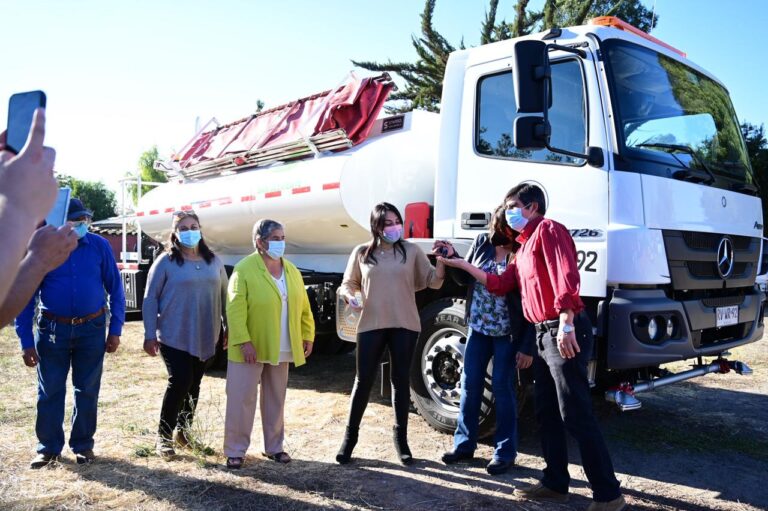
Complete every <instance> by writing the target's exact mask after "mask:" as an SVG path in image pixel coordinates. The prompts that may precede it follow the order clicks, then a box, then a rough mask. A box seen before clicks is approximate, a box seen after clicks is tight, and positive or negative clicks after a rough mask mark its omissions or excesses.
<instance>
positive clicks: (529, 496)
mask: <svg viewBox="0 0 768 511" xmlns="http://www.w3.org/2000/svg"><path fill="white" fill-rule="evenodd" d="M514 495H515V497H519V498H521V499H526V500H538V501H540V502H554V503H556V504H565V503H566V502H568V494H567V493H558V492H556V491H554V490H550V489H549V488H547V487H546V486H544V485H543V484H541V483H538V484H534V485H533V486H529V487H527V488H515V493H514Z"/></svg>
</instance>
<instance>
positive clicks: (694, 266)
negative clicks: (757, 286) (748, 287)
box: [685, 261, 750, 280]
mask: <svg viewBox="0 0 768 511" xmlns="http://www.w3.org/2000/svg"><path fill="white" fill-rule="evenodd" d="M685 264H686V266H688V271H689V272H691V275H693V276H694V277H696V278H700V279H718V280H719V279H720V274H719V273H718V272H717V263H714V262H712V263H709V262H703V261H688V262H686V263H685ZM749 269H750V268H749V265H748V264H747V263H734V265H733V272H732V273H731V277H730V278H744V277H747V276H748V275H747V274H746V273H747V270H749Z"/></svg>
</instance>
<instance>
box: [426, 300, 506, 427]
mask: <svg viewBox="0 0 768 511" xmlns="http://www.w3.org/2000/svg"><path fill="white" fill-rule="evenodd" d="M464 304H465V301H464V300H461V299H454V298H443V299H441V300H439V301H437V302H434V303H432V304H430V305H428V306H427V307H425V308H424V309H423V311H422V313H421V334H420V336H419V340H418V343H417V344H416V351H415V353H414V355H413V360H412V362H411V400H412V401H413V404H414V406H415V407H416V411H417V412H418V413H419V415H421V416H422V417H424V419H425V420H426V421H427V423H428V424H429V425H430V426H432V427H433V428H434V429H436V430H438V431H440V432H443V433H451V434H452V433H453V432H454V431H455V430H456V422H457V420H458V414H459V397H460V395H461V388H460V378H461V372H462V370H463V366H464V363H463V361H464V349H465V348H466V344H467V325H466V322H465V321H464ZM491 364H493V361H491V363H490V364H489V366H488V367H489V369H490V368H491V367H492V365H491ZM495 423H496V421H495V413H494V408H493V395H492V393H491V379H490V373H488V375H487V376H486V380H485V392H484V394H483V402H482V405H481V406H480V427H479V430H478V435H479V436H480V438H483V437H485V436H488V435H490V434H491V433H493V430H494V429H495V425H496V424H495Z"/></svg>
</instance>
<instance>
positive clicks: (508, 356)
mask: <svg viewBox="0 0 768 511" xmlns="http://www.w3.org/2000/svg"><path fill="white" fill-rule="evenodd" d="M491 357H493V373H492V374H491V388H492V389H493V397H494V400H495V403H496V433H495V435H494V444H495V449H494V452H493V458H494V459H495V460H499V461H503V462H507V463H508V462H514V461H515V457H517V399H516V397H515V382H516V380H517V368H516V364H515V350H514V349H513V347H512V342H511V340H510V338H509V336H508V335H505V336H501V337H494V336H490V335H485V334H482V333H480V332H477V331H475V330H472V329H470V330H469V337H468V338H467V349H466V351H465V352H464V372H463V373H462V375H461V401H460V402H459V418H458V424H457V425H456V433H454V435H453V446H454V447H453V448H454V450H455V451H456V452H461V453H467V454H469V453H473V452H475V449H476V448H477V429H478V421H479V417H480V405H481V404H482V400H483V392H484V390H485V374H486V370H487V368H488V362H489V361H490V360H491Z"/></svg>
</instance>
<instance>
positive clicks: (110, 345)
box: [107, 335, 120, 353]
mask: <svg viewBox="0 0 768 511" xmlns="http://www.w3.org/2000/svg"><path fill="white" fill-rule="evenodd" d="M118 346H120V336H119V335H108V336H107V353H114V352H116V351H117V348H118Z"/></svg>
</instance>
